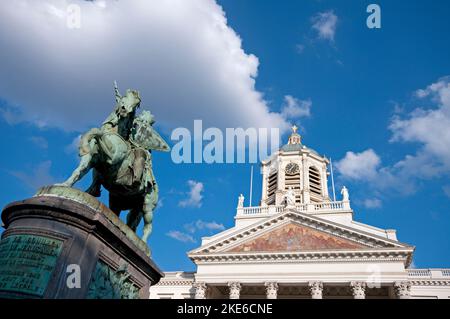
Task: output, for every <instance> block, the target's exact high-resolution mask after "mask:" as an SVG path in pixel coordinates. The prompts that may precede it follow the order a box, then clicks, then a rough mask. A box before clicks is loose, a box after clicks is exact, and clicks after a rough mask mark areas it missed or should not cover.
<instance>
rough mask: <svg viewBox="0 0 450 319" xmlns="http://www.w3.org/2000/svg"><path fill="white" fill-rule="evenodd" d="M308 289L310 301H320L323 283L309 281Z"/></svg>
mask: <svg viewBox="0 0 450 319" xmlns="http://www.w3.org/2000/svg"><path fill="white" fill-rule="evenodd" d="M308 287H309V292H310V293H311V298H312V299H322V292H323V283H322V282H321V281H311V282H309V283H308Z"/></svg>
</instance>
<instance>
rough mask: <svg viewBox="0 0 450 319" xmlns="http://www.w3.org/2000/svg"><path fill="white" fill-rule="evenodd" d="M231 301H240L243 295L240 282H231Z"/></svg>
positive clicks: (229, 285) (229, 284)
mask: <svg viewBox="0 0 450 319" xmlns="http://www.w3.org/2000/svg"><path fill="white" fill-rule="evenodd" d="M228 287H229V288H230V299H239V297H240V294H241V284H240V283H239V282H229V283H228Z"/></svg>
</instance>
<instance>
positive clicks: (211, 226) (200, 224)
mask: <svg viewBox="0 0 450 319" xmlns="http://www.w3.org/2000/svg"><path fill="white" fill-rule="evenodd" d="M195 226H197V229H207V230H224V229H225V227H224V226H223V224H219V223H217V222H215V221H212V222H204V221H202V220H197V221H196V222H195Z"/></svg>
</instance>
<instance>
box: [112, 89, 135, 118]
mask: <svg viewBox="0 0 450 319" xmlns="http://www.w3.org/2000/svg"><path fill="white" fill-rule="evenodd" d="M114 91H115V95H116V102H117V112H118V114H119V115H120V116H121V117H126V116H128V115H129V114H131V113H133V112H135V111H136V110H137V109H138V108H139V106H140V104H141V97H140V96H139V92H138V91H136V90H130V89H128V90H127V91H126V93H125V95H121V94H120V93H119V89H118V88H117V83H116V82H114Z"/></svg>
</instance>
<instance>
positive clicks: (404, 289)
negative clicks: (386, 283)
mask: <svg viewBox="0 0 450 319" xmlns="http://www.w3.org/2000/svg"><path fill="white" fill-rule="evenodd" d="M394 290H395V295H396V296H397V298H398V299H409V298H410V297H411V283H410V282H408V281H397V282H395V283H394Z"/></svg>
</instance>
